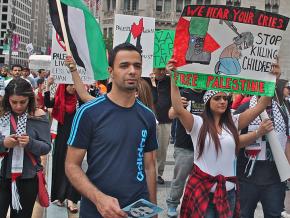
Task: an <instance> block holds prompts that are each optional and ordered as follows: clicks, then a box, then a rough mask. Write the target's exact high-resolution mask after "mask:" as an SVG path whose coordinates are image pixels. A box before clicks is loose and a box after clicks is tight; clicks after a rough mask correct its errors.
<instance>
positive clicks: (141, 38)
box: [113, 14, 155, 77]
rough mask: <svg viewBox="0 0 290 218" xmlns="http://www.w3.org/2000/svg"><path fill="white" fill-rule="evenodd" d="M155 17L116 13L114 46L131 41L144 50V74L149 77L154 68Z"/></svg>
mask: <svg viewBox="0 0 290 218" xmlns="http://www.w3.org/2000/svg"><path fill="white" fill-rule="evenodd" d="M154 32H155V19H154V18H150V17H139V16H130V15H121V14H116V15H115V27H114V42H113V47H115V46H117V45H119V44H121V43H124V42H130V43H131V44H133V45H135V46H136V47H137V48H139V49H140V50H141V51H142V76H143V77H149V74H150V73H151V72H152V69H153V49H154V47H153V46H152V42H154Z"/></svg>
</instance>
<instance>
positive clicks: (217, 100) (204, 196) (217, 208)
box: [166, 59, 280, 218]
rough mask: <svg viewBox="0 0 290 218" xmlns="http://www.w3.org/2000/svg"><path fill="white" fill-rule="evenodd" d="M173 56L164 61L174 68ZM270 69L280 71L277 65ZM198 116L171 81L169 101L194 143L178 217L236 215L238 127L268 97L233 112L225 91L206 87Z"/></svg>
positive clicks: (255, 113)
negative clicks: (207, 89) (190, 169)
mask: <svg viewBox="0 0 290 218" xmlns="http://www.w3.org/2000/svg"><path fill="white" fill-rule="evenodd" d="M175 63H176V61H175V60H174V59H171V60H170V61H169V62H168V64H167V67H166V68H167V70H168V71H175V69H176V68H175ZM273 73H274V74H276V75H277V76H279V75H280V68H279V65H274V66H273ZM203 100H204V103H205V109H204V112H203V113H202V114H201V116H197V115H194V114H191V113H190V112H189V111H187V110H186V109H184V107H183V105H182V102H181V97H180V94H179V90H178V87H177V86H176V84H175V81H174V80H172V81H171V101H172V106H173V108H174V110H175V112H176V115H177V117H178V118H179V120H180V121H181V123H182V125H183V126H184V128H185V129H186V131H187V133H188V134H190V136H191V139H192V142H193V146H194V166H193V169H192V172H191V173H190V176H189V179H188V182H187V185H186V189H185V193H184V198H183V202H182V206H181V212H180V217H182V218H185V217H186V218H187V217H206V218H209V217H222V218H229V217H234V216H235V217H236V216H237V215H238V214H239V204H238V201H237V200H236V199H237V196H236V195H237V194H238V191H237V190H236V189H237V186H236V183H237V178H236V173H235V164H236V154H237V152H238V150H239V146H240V142H239V133H238V130H240V129H242V128H244V127H246V126H247V125H248V124H249V123H250V122H251V121H252V120H254V119H255V118H256V117H257V116H258V115H259V114H260V113H261V112H262V111H263V110H264V109H265V108H266V107H267V105H268V103H269V102H270V100H271V98H269V97H261V98H260V99H259V103H258V104H257V105H256V107H254V108H251V109H249V110H247V111H245V112H243V113H242V114H240V115H232V114H231V111H230V105H229V104H228V95H227V93H225V92H221V91H213V90H209V91H207V92H206V93H205V95H204V98H203Z"/></svg>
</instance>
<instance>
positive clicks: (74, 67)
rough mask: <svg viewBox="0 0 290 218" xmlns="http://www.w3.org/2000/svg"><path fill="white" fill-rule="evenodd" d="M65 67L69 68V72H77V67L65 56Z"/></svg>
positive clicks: (70, 57)
mask: <svg viewBox="0 0 290 218" xmlns="http://www.w3.org/2000/svg"><path fill="white" fill-rule="evenodd" d="M64 63H65V66H67V67H68V68H69V71H70V72H74V71H77V65H76V62H75V61H74V59H73V57H72V56H66V58H65V60H64Z"/></svg>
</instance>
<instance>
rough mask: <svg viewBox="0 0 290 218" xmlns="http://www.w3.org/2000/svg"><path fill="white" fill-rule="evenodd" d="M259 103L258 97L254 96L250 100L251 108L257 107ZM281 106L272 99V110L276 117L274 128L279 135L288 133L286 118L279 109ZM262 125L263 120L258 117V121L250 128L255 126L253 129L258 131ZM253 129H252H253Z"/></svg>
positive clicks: (255, 120)
mask: <svg viewBox="0 0 290 218" xmlns="http://www.w3.org/2000/svg"><path fill="white" fill-rule="evenodd" d="M257 102H258V99H257V96H253V97H252V98H251V100H250V106H249V108H253V107H255V106H256V104H257ZM279 107H280V106H279V105H278V103H277V102H276V101H274V100H273V99H272V110H273V116H274V127H275V131H276V132H278V133H284V134H285V133H286V125H285V121H284V118H283V116H282V114H281V111H280V109H279ZM260 123H261V118H260V117H259V116H258V117H256V119H254V120H253V121H252V123H251V124H250V125H249V126H255V128H253V129H257V128H258V127H259V125H260ZM251 129H252V128H251Z"/></svg>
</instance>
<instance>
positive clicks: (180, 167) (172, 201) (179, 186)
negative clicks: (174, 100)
mask: <svg viewBox="0 0 290 218" xmlns="http://www.w3.org/2000/svg"><path fill="white" fill-rule="evenodd" d="M204 93H205V91H201V90H192V89H182V90H181V91H180V95H181V96H182V101H183V104H184V107H186V108H187V110H188V111H190V112H191V113H193V114H196V115H198V114H200V113H202V112H203V110H204V101H203V95H204ZM168 114H169V118H171V119H174V118H176V116H175V113H174V109H173V108H172V107H171V108H170V110H169V113H168ZM176 122H177V123H176V129H175V130H176V132H175V136H176V141H175V144H174V154H173V156H174V159H175V165H174V175H173V178H172V181H171V187H170V192H169V195H168V197H167V199H166V203H167V207H168V211H167V215H168V217H177V216H178V213H177V211H176V208H177V206H178V205H179V203H180V198H181V196H182V194H183V189H184V184H185V181H186V178H187V176H188V174H189V173H190V170H191V169H192V164H193V158H194V157H193V155H194V150H193V144H192V140H191V137H190V135H188V134H187V133H186V131H185V129H184V127H183V125H182V124H181V122H180V121H179V119H177V120H176Z"/></svg>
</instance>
